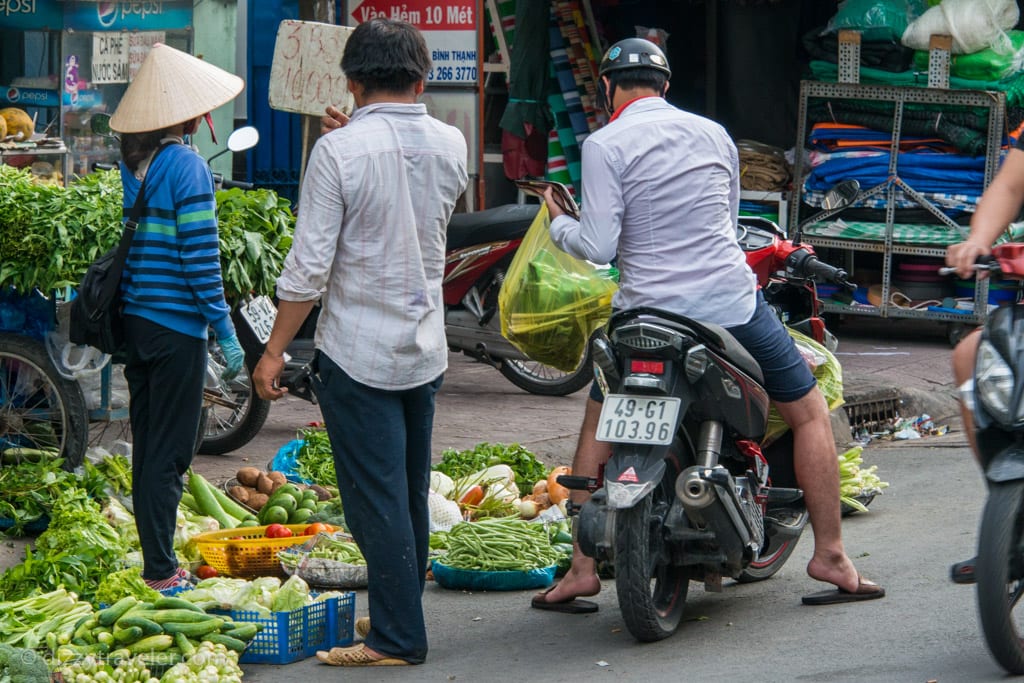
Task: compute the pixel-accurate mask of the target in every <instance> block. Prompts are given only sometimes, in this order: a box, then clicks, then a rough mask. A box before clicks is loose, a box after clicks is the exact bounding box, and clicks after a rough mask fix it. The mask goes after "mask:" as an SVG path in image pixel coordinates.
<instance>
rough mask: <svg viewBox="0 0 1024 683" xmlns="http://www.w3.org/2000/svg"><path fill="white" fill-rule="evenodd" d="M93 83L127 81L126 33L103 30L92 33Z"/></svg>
mask: <svg viewBox="0 0 1024 683" xmlns="http://www.w3.org/2000/svg"><path fill="white" fill-rule="evenodd" d="M90 80H91V81H92V82H93V83H127V82H128V34H127V33H123V32H120V31H117V32H115V31H104V32H102V33H94V34H92V78H91V79H90Z"/></svg>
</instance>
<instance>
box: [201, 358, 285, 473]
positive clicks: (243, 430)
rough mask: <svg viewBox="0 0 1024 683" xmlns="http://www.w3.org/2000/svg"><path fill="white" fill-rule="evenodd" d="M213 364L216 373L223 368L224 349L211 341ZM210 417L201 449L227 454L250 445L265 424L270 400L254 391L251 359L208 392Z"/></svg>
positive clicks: (206, 451) (207, 413) (203, 435)
mask: <svg viewBox="0 0 1024 683" xmlns="http://www.w3.org/2000/svg"><path fill="white" fill-rule="evenodd" d="M209 362H210V367H211V373H212V374H213V375H214V376H215V377H218V378H219V377H220V373H221V371H222V370H223V357H222V356H221V354H220V349H219V348H218V347H217V346H216V345H215V344H211V345H210V361H209ZM207 404H208V406H207V408H206V412H205V415H206V420H205V424H204V426H203V430H202V432H201V438H202V441H201V442H200V444H199V449H198V450H199V453H202V454H203V455H223V454H225V453H230V452H231V451H235V450H238V449H239V448H241V447H242V446H244V445H246V444H247V443H249V442H250V441H252V440H253V438H255V437H256V435H257V434H259V433H260V430H261V429H262V428H263V423H265V422H266V421H267V416H268V415H269V414H270V401H268V400H266V399H264V398H260V397H259V396H257V395H256V392H255V391H253V387H252V376H251V375H250V368H249V367H248V363H246V366H245V367H243V368H242V371H241V372H240V373H238V376H237V377H235V378H234V379H232V380H231V381H225V380H220V385H219V387H218V390H217V391H213V392H212V395H211V396H208V401H207Z"/></svg>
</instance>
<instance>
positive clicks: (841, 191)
mask: <svg viewBox="0 0 1024 683" xmlns="http://www.w3.org/2000/svg"><path fill="white" fill-rule="evenodd" d="M858 192H860V182H858V181H857V180H855V179H850V180H843V181H842V182H839V183H836V184H835V185H833V186H832V187H831V188H829V190H828V192H826V193H825V198H824V199H823V200H822V202H821V208H822V210H823V211H835V210H837V209H843V208H846V207H847V206H849V205H850V204H852V203H853V200H854V199H856V198H857V193H858Z"/></svg>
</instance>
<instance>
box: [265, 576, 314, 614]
mask: <svg viewBox="0 0 1024 683" xmlns="http://www.w3.org/2000/svg"><path fill="white" fill-rule="evenodd" d="M307 602H309V584H308V583H306V582H305V581H304V580H303V579H301V578H299V577H298V576H296V575H292V576H291V577H289V578H288V580H287V581H285V582H284V585H282V586H281V590H279V591H278V592H277V595H275V596H274V601H273V603H271V605H270V609H272V610H273V611H275V612H291V611H292V610H295V609H299V608H301V607H305V605H306V603H307Z"/></svg>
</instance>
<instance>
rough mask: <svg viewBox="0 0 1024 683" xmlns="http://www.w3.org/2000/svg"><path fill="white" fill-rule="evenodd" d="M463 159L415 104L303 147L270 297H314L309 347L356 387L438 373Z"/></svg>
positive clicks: (398, 385) (452, 140) (407, 383)
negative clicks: (302, 168) (444, 283)
mask: <svg viewBox="0 0 1024 683" xmlns="http://www.w3.org/2000/svg"><path fill="white" fill-rule="evenodd" d="M466 157H467V152H466V140H465V138H464V137H463V136H462V133H461V132H459V130H458V129H457V128H455V127H453V126H449V125H447V124H444V123H441V122H440V121H438V120H436V119H434V118H431V117H430V116H428V115H427V109H426V106H425V105H423V104H372V105H368V106H365V107H360V108H359V109H357V110H356V111H355V113H354V114H353V115H352V118H351V120H350V121H349V122H348V124H347V125H345V126H344V127H342V128H339V129H336V130H334V131H332V132H330V133H328V134H327V135H325V136H323V137H322V138H320V139H319V140H317V142H316V145H315V146H314V147H313V151H312V153H311V155H310V157H309V165H308V166H307V168H306V172H305V175H304V178H303V184H302V191H301V194H300V197H299V209H298V219H297V221H296V225H295V238H294V241H293V243H292V248H291V251H290V252H289V254H288V257H287V258H286V260H285V265H284V271H283V272H282V273H281V276H280V277H279V278H278V280H277V295H278V297H279V298H281V299H283V300H285V301H311V300H315V299H318V298H319V297H320V296H321V293H323V309H322V311H321V313H320V319H319V323H318V325H317V329H316V338H315V344H316V347H317V348H318V349H320V350H321V351H322V352H323V353H325V354H327V356H328V357H329V358H330V359H331V360H333V361H334V362H335V363H337V364H338V365H339V366H340V367H341V368H342V369H343V370H344V371H345V372H346V373H347V374H348V375H349V376H350V377H352V378H353V379H355V380H356V381H358V382H361V383H362V384H366V385H368V386H371V387H375V388H379V389H387V390H400V389H409V388H412V387H416V386H420V385H422V384H425V383H427V382H430V381H432V380H434V379H436V378H437V377H438V376H439V375H441V374H442V373H443V372H444V371H445V370H446V369H447V367H448V349H447V345H446V343H445V334H444V303H443V301H442V298H441V279H442V276H443V275H444V258H445V235H446V231H447V224H448V219H449V218H450V217H451V215H452V211H453V210H454V208H455V201H456V199H457V198H458V197H459V195H461V194H462V193H463V192H464V191H465V189H466V185H467V182H468V177H467V172H466Z"/></svg>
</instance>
